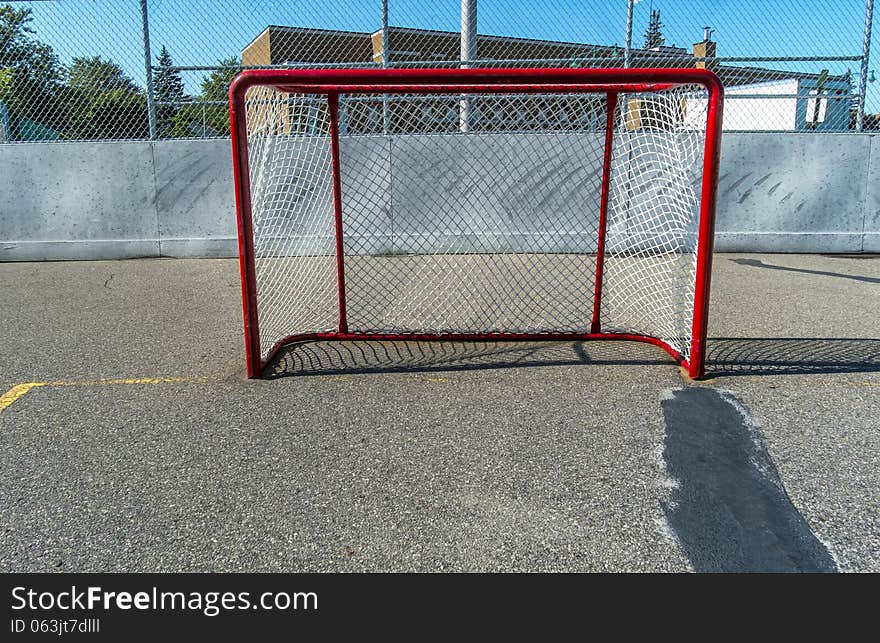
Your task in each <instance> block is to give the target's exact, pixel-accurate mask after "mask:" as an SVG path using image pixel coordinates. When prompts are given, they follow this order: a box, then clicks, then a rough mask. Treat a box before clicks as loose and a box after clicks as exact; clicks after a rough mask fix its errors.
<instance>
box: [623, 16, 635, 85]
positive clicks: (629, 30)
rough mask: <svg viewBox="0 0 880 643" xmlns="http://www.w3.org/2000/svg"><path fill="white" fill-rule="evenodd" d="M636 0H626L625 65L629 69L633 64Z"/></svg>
mask: <svg viewBox="0 0 880 643" xmlns="http://www.w3.org/2000/svg"><path fill="white" fill-rule="evenodd" d="M634 5H635V0H626V46H625V47H624V49H623V66H624V67H626V68H627V69H628V68H629V67H630V65H631V64H632V44H633V6H634Z"/></svg>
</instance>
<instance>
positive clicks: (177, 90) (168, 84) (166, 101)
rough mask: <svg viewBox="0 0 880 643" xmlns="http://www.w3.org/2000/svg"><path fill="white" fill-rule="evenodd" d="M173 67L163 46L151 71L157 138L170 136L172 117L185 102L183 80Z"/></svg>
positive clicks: (169, 55) (166, 49)
mask: <svg viewBox="0 0 880 643" xmlns="http://www.w3.org/2000/svg"><path fill="white" fill-rule="evenodd" d="M173 67H174V61H173V60H172V59H171V54H170V53H169V52H168V48H167V47H165V46H163V47H162V51H161V52H159V56H158V58H157V59H156V67H155V68H154V70H153V96H154V97H155V100H156V120H157V121H158V122H157V127H158V130H159V136H168V135H170V134H171V130H172V128H173V120H174V117H175V116H176V115H177V113H178V111H179V110H180V108H181V104H182V103H183V102H184V101H185V100H186V94H185V90H184V85H183V79H182V78H181V77H180V72H179V71H178V70H176V69H173Z"/></svg>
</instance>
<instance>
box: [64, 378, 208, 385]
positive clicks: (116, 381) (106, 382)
mask: <svg viewBox="0 0 880 643" xmlns="http://www.w3.org/2000/svg"><path fill="white" fill-rule="evenodd" d="M209 381H211V380H209V379H208V378H207V377H127V378H121V379H104V380H79V381H77V380H73V381H68V380H55V381H54V382H46V384H47V385H49V386H108V385H109V386H126V385H137V384H203V383H205V382H209Z"/></svg>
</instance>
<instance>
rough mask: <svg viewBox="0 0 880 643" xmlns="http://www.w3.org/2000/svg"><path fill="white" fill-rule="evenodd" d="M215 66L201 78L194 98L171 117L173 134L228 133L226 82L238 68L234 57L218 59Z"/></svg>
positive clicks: (229, 80) (217, 134)
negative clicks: (191, 102)
mask: <svg viewBox="0 0 880 643" xmlns="http://www.w3.org/2000/svg"><path fill="white" fill-rule="evenodd" d="M217 65H218V67H217V69H215V70H214V71H212V72H211V73H210V74H209V75H208V76H206V77H205V79H204V80H202V86H201V90H202V91H201V93H200V94H199V96H198V98H197V100H196V101H195V102H194V103H193V104H191V105H188V106H187V107H186V108H184V109H181V110H180V112H178V114H177V116H176V117H175V119H174V128H173V131H172V134H173V135H174V136H180V137H187V136H202V135H203V133H205V134H208V135H209V136H229V107H228V100H229V99H228V94H229V85H230V84H231V83H232V79H233V78H235V76H236V74H238V72H239V70H240V69H241V63H240V62H239V60H238V58H225V59H223V60H220V61H218V63H217Z"/></svg>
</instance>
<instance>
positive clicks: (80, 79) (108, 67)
mask: <svg viewBox="0 0 880 643" xmlns="http://www.w3.org/2000/svg"><path fill="white" fill-rule="evenodd" d="M67 84H68V86H69V87H70V88H71V89H74V90H76V91H80V92H84V93H88V94H103V93H106V92H112V91H116V90H119V91H123V92H129V93H132V94H136V93H138V92H140V87H138V86H137V84H136V83H135V82H134V81H133V80H132V79H131V78H129V77H128V76H126V75H125V72H124V71H122V68H121V67H120V66H119V65H117V64H116V63H115V62H113V61H112V60H104V59H103V58H101V57H100V56H90V57H86V58H74V59H73V62H72V63H71V64H70V67H69V68H68V70H67Z"/></svg>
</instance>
